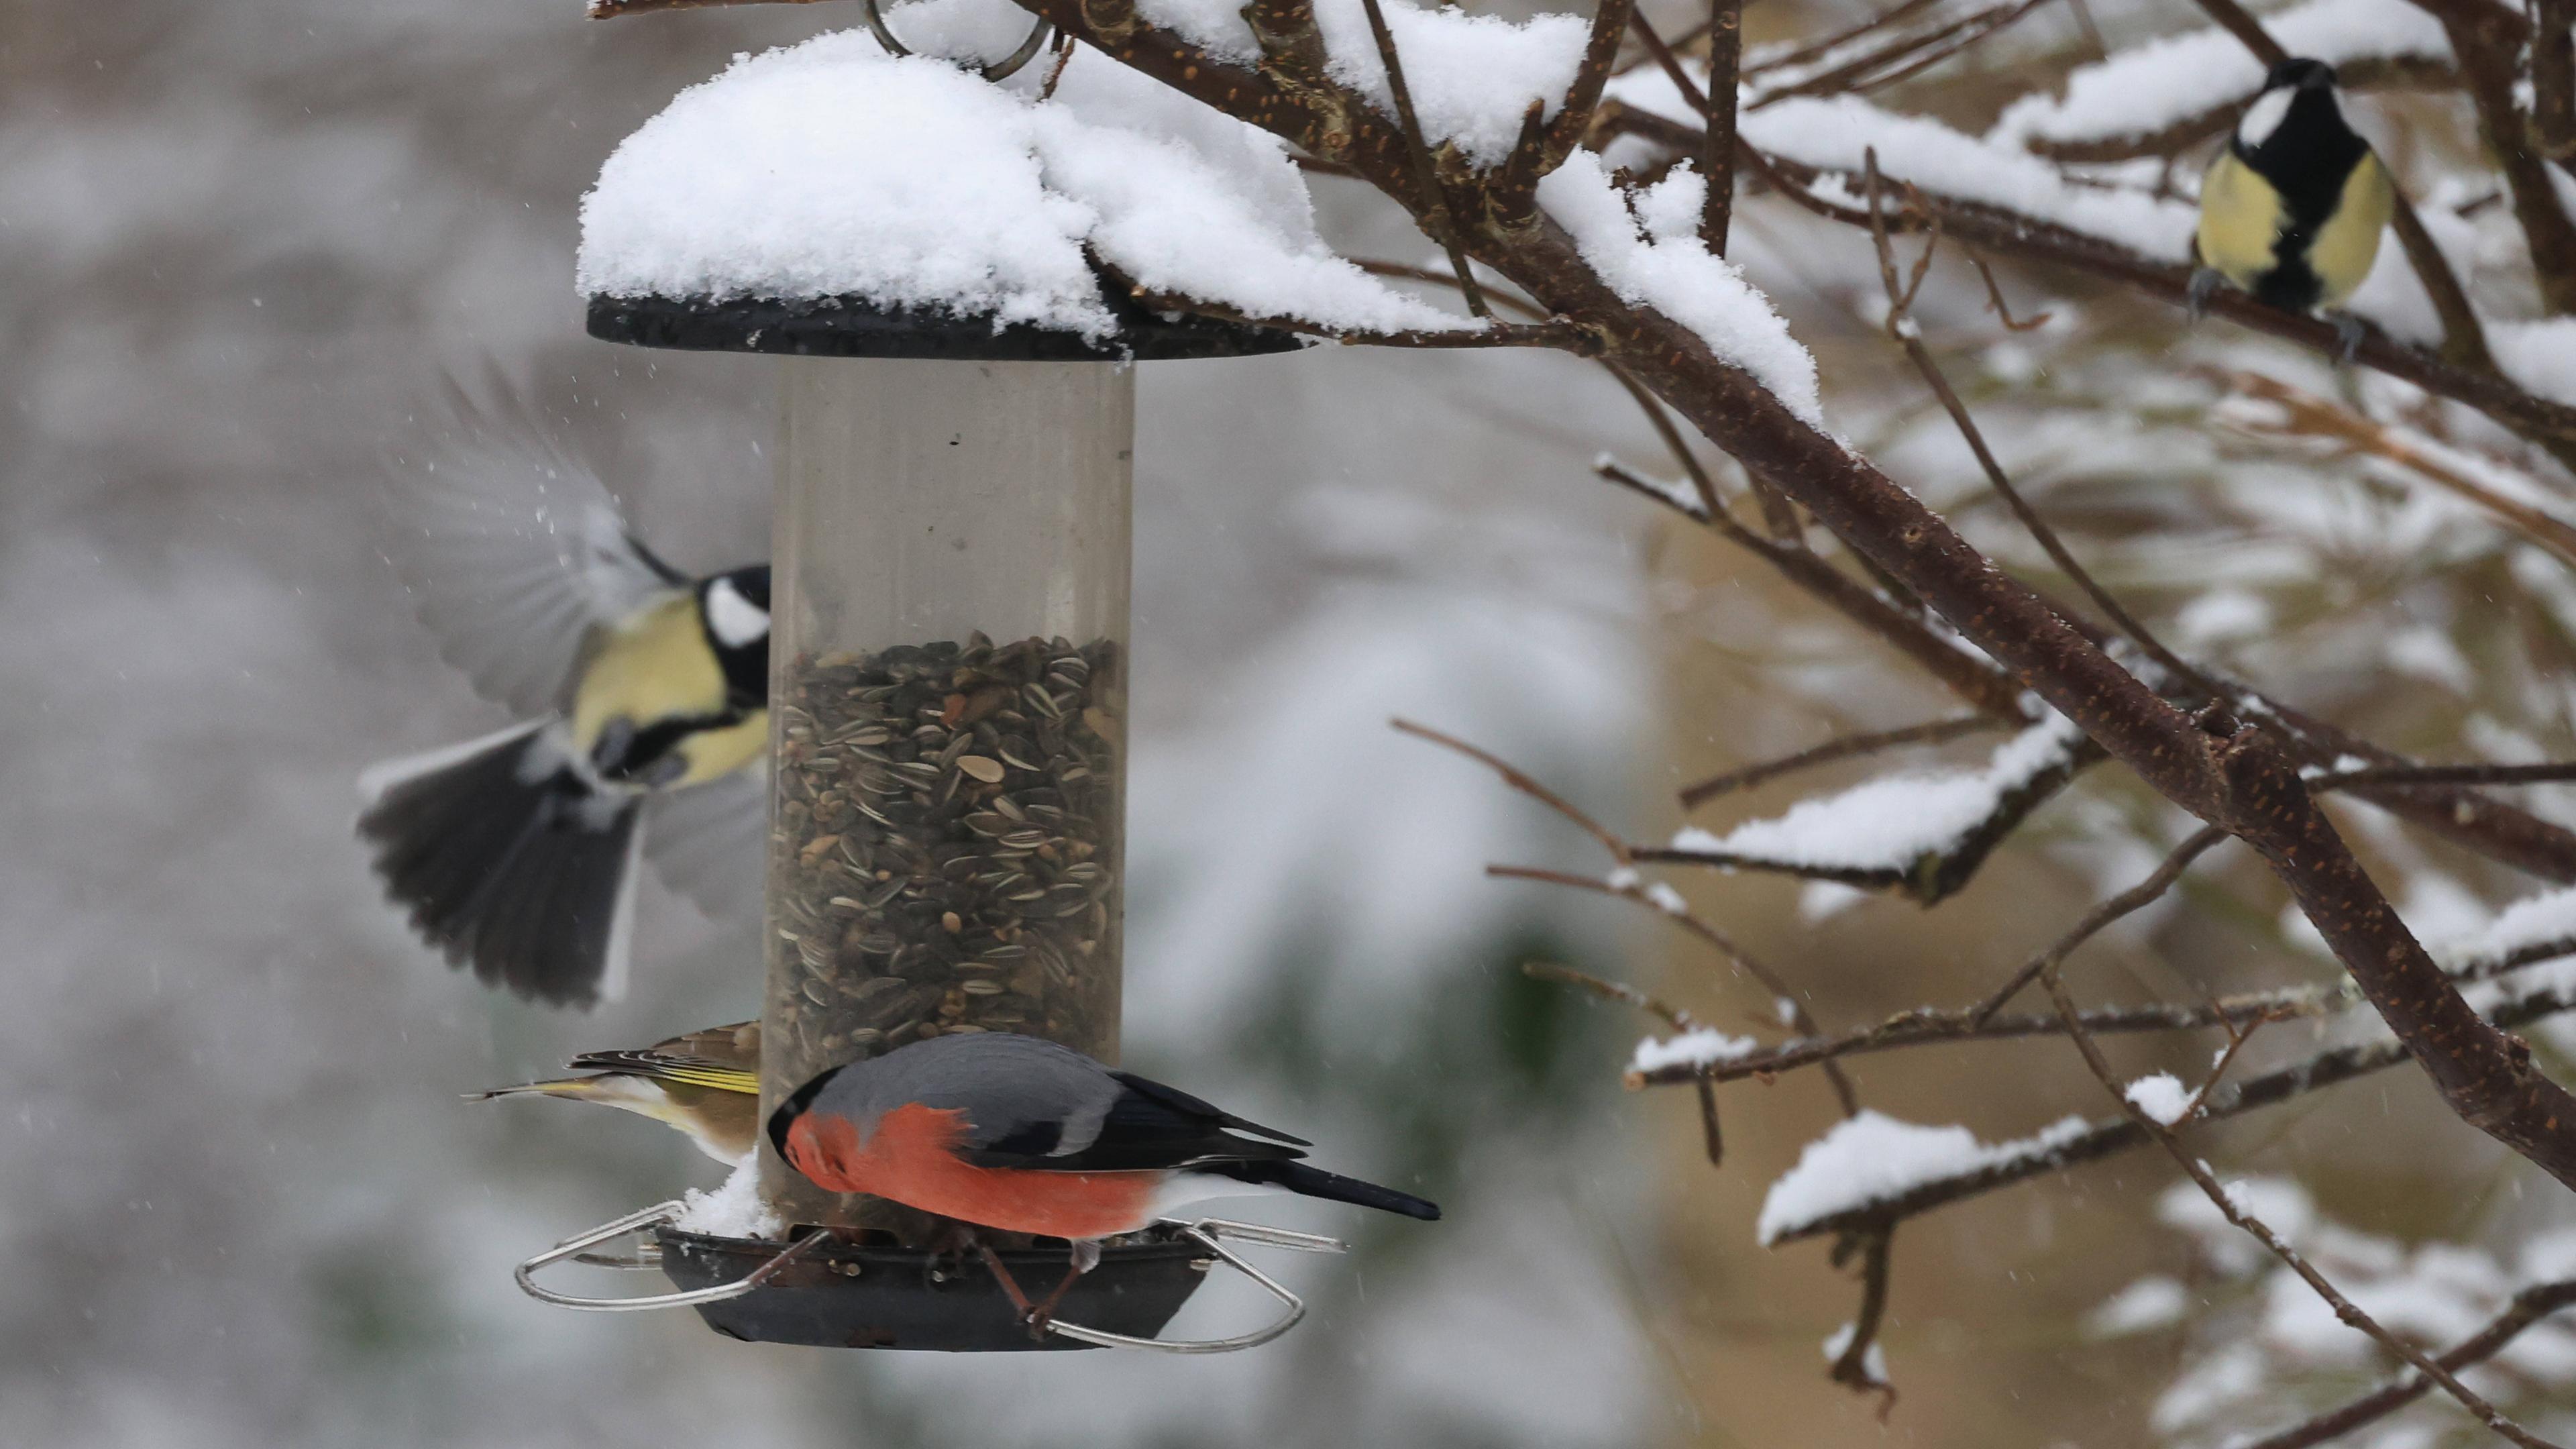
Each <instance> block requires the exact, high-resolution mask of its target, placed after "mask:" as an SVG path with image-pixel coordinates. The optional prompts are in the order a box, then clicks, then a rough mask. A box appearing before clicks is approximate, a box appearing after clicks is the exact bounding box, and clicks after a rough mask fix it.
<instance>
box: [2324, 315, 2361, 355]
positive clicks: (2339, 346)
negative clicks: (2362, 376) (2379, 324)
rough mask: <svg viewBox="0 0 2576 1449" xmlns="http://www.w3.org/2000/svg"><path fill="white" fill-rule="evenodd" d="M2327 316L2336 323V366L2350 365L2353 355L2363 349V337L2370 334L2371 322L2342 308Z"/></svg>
mask: <svg viewBox="0 0 2576 1449" xmlns="http://www.w3.org/2000/svg"><path fill="white" fill-rule="evenodd" d="M2326 316H2327V318H2328V319H2329V320H2331V321H2332V322H2333V323H2334V330H2335V354H2334V360H2335V366H2337V367H2350V366H2352V359H2353V355H2354V354H2355V353H2358V352H2359V351H2361V342H2362V339H2363V338H2365V337H2367V336H2369V335H2370V324H2369V323H2367V322H2364V321H2362V320H2361V319H2360V318H2359V317H2356V316H2354V315H2353V314H2352V313H2350V312H2345V311H2340V310H2338V311H2334V312H2329V313H2327V314H2326Z"/></svg>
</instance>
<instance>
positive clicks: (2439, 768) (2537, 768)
mask: <svg viewBox="0 0 2576 1449" xmlns="http://www.w3.org/2000/svg"><path fill="white" fill-rule="evenodd" d="M2570 782H2576V761H2571V760H2542V761H2539V762H2537V763H2534V764H2528V765H2373V766H2371V767H2369V768H2367V769H2361V770H2344V771H2341V772H2338V773H2335V774H2326V775H2318V776H2316V777H2314V778H2312V779H2311V780H2309V781H2308V788H2309V789H2311V790H2360V789H2366V788H2369V787H2371V786H2374V785H2564V784H2567V783H2570Z"/></svg>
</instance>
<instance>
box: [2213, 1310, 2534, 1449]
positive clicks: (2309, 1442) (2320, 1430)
mask: <svg viewBox="0 0 2576 1449" xmlns="http://www.w3.org/2000/svg"><path fill="white" fill-rule="evenodd" d="M2571 1304H2576V1278H2570V1279H2566V1280H2563V1281H2560V1282H2556V1283H2538V1284H2534V1285H2533V1286H2531V1287H2529V1288H2525V1289H2523V1290H2522V1291H2521V1292H2519V1293H2516V1294H2515V1295H2513V1302H2512V1303H2511V1304H2510V1305H2509V1306H2508V1307H2507V1308H2506V1309H2505V1311H2504V1312H2502V1313H2499V1314H2497V1315H2496V1316H2495V1318H2494V1319H2493V1320H2491V1321H2489V1322H2488V1324H2487V1326H2486V1327H2484V1328H2481V1329H2479V1330H2478V1331H2477V1332H2476V1333H2474V1334H2471V1335H2470V1336H2469V1337H2467V1338H2464V1339H2462V1340H2460V1342H2459V1344H2458V1346H2456V1347H2454V1348H2452V1349H2450V1350H2448V1351H2447V1352H2445V1353H2443V1354H2441V1355H2440V1356H2439V1357H2437V1358H2435V1359H2434V1360H2433V1361H2434V1362H2435V1363H2438V1364H2440V1365H2441V1366H2442V1367H2443V1368H2445V1369H2447V1370H2449V1371H2451V1372H2452V1373H2458V1372H2459V1371H2460V1370H2462V1369H2464V1368H2470V1367H2473V1366H2475V1365H2477V1364H2482V1363H2484V1362H2486V1361H2487V1360H2488V1359H2490V1358H2493V1357H2495V1356H2496V1354H2498V1353H2499V1352H2501V1351H2502V1350H2503V1349H2504V1347H2505V1345H2507V1344H2509V1343H2511V1342H2513V1341H2514V1339H2516V1338H2518V1337H2520V1336H2521V1334H2522V1331H2523V1330H2524V1329H2526V1328H2529V1327H2531V1326H2532V1325H2533V1324H2535V1323H2538V1322H2539V1321H2540V1320H2542V1319H2544V1318H2547V1317H2548V1316H2549V1315H2550V1314H2553V1313H2555V1312H2557V1311H2558V1310H2559V1309H2561V1308H2565V1307H2568V1306H2570V1305H2571ZM2432 1387H2433V1381H2432V1380H2431V1379H2428V1378H2426V1377H2425V1376H2424V1375H2422V1374H2420V1373H2419V1374H2410V1375H2408V1376H2407V1377H2405V1378H2402V1379H2399V1380H2398V1381H2397V1382H2395V1383H2392V1384H2388V1385H2385V1386H2383V1387H2381V1388H2378V1389H2374V1390H2372V1391H2371V1392H2369V1393H2367V1394H2364V1395H2362V1396H2361V1397H2360V1398H2357V1399H2355V1400H2353V1401H2352V1402H2351V1403H2348V1404H2345V1405H2344V1406H2343V1407H2341V1408H2338V1409H2329V1410H2327V1411H2326V1412H2325V1413H2322V1414H2319V1415H2317V1416H2315V1417H2314V1418H2310V1419H2304V1420H2301V1421H2300V1422H2298V1423H2296V1424H2293V1425H2291V1426H2290V1427H2289V1428H2286V1429H2283V1430H2281V1431H2280V1432H2279V1433H2276V1434H2268V1435H2265V1436H2264V1437H2263V1438H2260V1439H2257V1440H2255V1441H2253V1442H2252V1443H2250V1444H2246V1445H2244V1446H2242V1449H2312V1446H2314V1445H2318V1444H2323V1443H2325V1442H2326V1441H2327V1440H2329V1439H2338V1438H2341V1437H2342V1436H2344V1435H2346V1434H2349V1433H2351V1432H2352V1431H2353V1430H2355V1429H2358V1428H2360V1427H2361V1426H2362V1425H2364V1424H2368V1423H2373V1422H2375V1421H2377V1420H2380V1419H2384V1418H2386V1417H2388V1416H2389V1415H2391V1414H2393V1413H2396V1412H2397V1411H2398V1410H2400V1409H2402V1408H2405V1407H2406V1406H2407V1405H2408V1404H2411V1403H2413V1402H2415V1401H2416V1400H2417V1399H2420V1398H2422V1397H2424V1395H2425V1393H2426V1391H2428V1390H2430V1389H2431V1388H2432Z"/></svg>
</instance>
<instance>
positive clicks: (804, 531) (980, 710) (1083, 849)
mask: <svg viewBox="0 0 2576 1449" xmlns="http://www.w3.org/2000/svg"><path fill="white" fill-rule="evenodd" d="M785 367H786V383H785V400H784V413H785V418H784V439H783V449H782V452H781V456H780V458H779V462H778V494H777V509H776V525H775V526H776V530H777V537H776V545H775V553H774V563H775V569H776V576H775V582H774V594H773V599H772V605H773V609H772V612H773V615H774V624H773V628H774V630H775V633H774V636H773V639H772V644H771V661H772V663H771V671H772V672H771V688H770V698H771V701H772V704H773V711H772V715H771V719H772V725H771V727H772V729H773V730H774V731H775V736H774V739H773V742H772V743H773V746H774V753H773V755H772V758H773V760H774V761H775V766H776V768H775V770H774V774H773V779H772V785H771V789H772V797H771V817H770V859H769V883H768V920H767V930H766V931H765V933H764V935H765V939H766V943H767V953H768V990H767V995H766V998H765V1000H764V1003H763V1007H762V1016H761V1024H762V1037H761V1082H760V1085H761V1110H762V1113H763V1114H764V1120H766V1114H767V1113H768V1112H769V1111H770V1110H772V1109H774V1108H775V1107H776V1106H777V1104H778V1103H779V1102H780V1101H781V1100H783V1099H784V1098H785V1097H786V1096H787V1095H788V1094H790V1093H792V1092H794V1091H795V1090H796V1088H797V1087H799V1086H800V1085H802V1084H803V1083H805V1082H806V1081H807V1080H809V1079H811V1078H812V1077H813V1075H814V1074H815V1073H817V1072H820V1071H822V1070H824V1069H825V1068H827V1067H830V1066H833V1065H836V1064H838V1063H841V1062H845V1061H850V1060H853V1059H855V1058H858V1057H862V1056H868V1055H873V1054H875V1053H878V1052H882V1051H888V1050H891V1049H893V1048H895V1047H898V1046H902V1045H904V1044H905V1043H907V1042H913V1041H918V1040H921V1039H923V1038H925V1037H931V1036H937V1035H941V1034H944V1033H954V1032H972V1031H1015V1032H1024V1033H1027V1034H1029V1035H1032V1036H1042V1037H1047V1038H1049V1039H1051V1040H1055V1041H1060V1042H1063V1043H1065V1044H1066V1045H1068V1046H1071V1047H1075V1048H1078V1049H1080V1050H1082V1051H1086V1052H1089V1053H1091V1054H1092V1055H1094V1056H1098V1057H1103V1058H1110V1059H1114V1058H1115V1056H1116V1052H1117V1045H1118V1011H1119V957H1120V924H1121V922H1120V913H1121V909H1122V906H1123V903H1124V902H1123V897H1124V891H1123V889H1122V887H1123V885H1124V871H1125V863H1126V862H1125V850H1124V847H1125V836H1126V832H1125V810H1126V776H1127V760H1126V751H1127V723H1126V719H1127V689H1126V682H1127V681H1126V676H1127V595H1128V567H1129V552H1130V551H1129V536H1128V494H1129V482H1130V475H1131V447H1132V442H1133V438H1134V433H1135V372H1134V369H1133V368H1131V367H1121V366H1117V365H1114V364H1104V363H1099V362H1074V363H1055V362H924V361H909V360H906V361H894V360H851V359H831V358H791V359H788V360H787V362H786V364H785ZM762 1152H763V1158H764V1162H763V1168H762V1196H763V1197H764V1198H765V1199H766V1200H767V1201H768V1202H769V1203H771V1204H772V1205H773V1206H774V1207H776V1208H777V1209H778V1210H779V1211H780V1213H781V1215H782V1216H783V1217H785V1218H786V1219H787V1220H788V1221H789V1222H791V1223H792V1222H828V1223H855V1224H862V1225H868V1226H884V1227H895V1228H897V1229H899V1230H908V1229H909V1228H910V1227H912V1226H916V1225H914V1224H908V1223H907V1221H906V1219H905V1215H904V1214H902V1213H899V1212H896V1211H893V1210H892V1209H890V1207H889V1206H888V1205H885V1204H881V1203H874V1202H871V1201H870V1200H867V1199H862V1198H835V1197H833V1196H832V1195H831V1194H827V1193H824V1192H822V1191H820V1190H819V1189H816V1188H815V1187H813V1186H812V1185H811V1184H810V1183H807V1182H806V1181H805V1180H804V1179H803V1178H802V1177H800V1176H798V1175H797V1174H796V1173H795V1172H794V1171H793V1170H792V1169H790V1168H788V1167H787V1166H786V1165H785V1164H784V1163H782V1162H780V1161H778V1160H777V1159H776V1157H775V1156H774V1154H772V1153H771V1152H770V1150H769V1149H768V1147H767V1146H766V1145H764V1146H763V1148H762Z"/></svg>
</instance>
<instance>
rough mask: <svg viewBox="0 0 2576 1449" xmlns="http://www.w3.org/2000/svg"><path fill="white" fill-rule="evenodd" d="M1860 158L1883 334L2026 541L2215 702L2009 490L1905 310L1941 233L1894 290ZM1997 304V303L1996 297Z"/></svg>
mask: <svg viewBox="0 0 2576 1449" xmlns="http://www.w3.org/2000/svg"><path fill="white" fill-rule="evenodd" d="M2217 3H2221V4H2225V3H2228V0H2217ZM1861 159H1862V163H1863V165H1862V177H1863V181H1864V184H1865V186H1866V187H1867V192H1866V194H1867V196H1868V198H1869V223H1870V225H1869V234H1870V240H1871V241H1872V242H1873V243H1875V244H1876V246H1877V248H1878V271H1879V278H1880V281H1881V284H1882V285H1883V286H1885V288H1886V289H1887V307H1888V312H1887V335H1888V336H1890V337H1892V338H1894V339H1895V340H1896V342H1897V344H1898V345H1899V346H1901V347H1903V348H1904V349H1905V355H1906V357H1907V359H1908V360H1910V361H1911V362H1913V364H1914V370H1915V371H1916V372H1918V373H1921V374H1922V375H1923V381H1924V383H1925V384H1926V385H1927V386H1929V387H1930V388H1931V389H1932V395H1933V396H1934V397H1936V398H1938V399H1940V401H1941V407H1942V409H1943V410H1944V411H1946V412H1948V413H1949V415H1950V421H1951V422H1952V423H1954V424H1956V425H1957V426H1958V429H1959V436H1960V437H1962V438H1964V439H1966V440H1967V443H1968V451H1969V452H1971V453H1973V454H1975V455H1976V459H1977V465H1978V466H1979V467H1980V468H1982V469H1984V470H1985V474H1986V481H1987V482H1988V483H1989V484H1992V485H1993V487H1994V490H1995V492H1996V493H1997V494H1998V495H2000V496H2001V497H2002V499H2003V500H2004V503H2005V504H2006V505H2007V506H2009V507H2010V508H2011V509H2012V513H2013V517H2015V518H2017V519H2019V520H2021V526H2022V527H2023V528H2025V529H2027V530H2029V532H2030V536H2031V537H2033V538H2035V539H2037V540H2039V546H2040V547H2041V548H2042V549H2044V550H2046V551H2047V553H2048V556H2049V558H2050V559H2052V560H2054V561H2055V562H2056V564H2057V567H2058V570H2059V571H2060V572H2062V573H2064V574H2065V575H2066V576H2067V577H2068V578H2070V579H2073V580H2074V581H2075V585H2076V587H2078V588H2080V589H2082V590H2083V591H2084V594H2085V597H2087V598H2089V599H2091V600H2092V601H2093V606H2094V607H2095V608H2097V609H2100V610H2101V611H2102V612H2103V614H2104V615H2106V616H2107V617H2109V619H2110V620H2111V624H2112V627H2114V628H2116V629H2118V630H2119V631H2120V632H2121V633H2123V634H2126V635H2127V636H2129V638H2130V640H2131V641H2132V642H2134V643H2135V644H2137V646H2138V647H2139V648H2141V649H2144V650H2146V651H2147V655H2148V657H2149V658H2152V659H2154V660H2155V661H2156V662H2157V663H2158V664H2161V665H2163V666H2164V667H2165V670H2166V672H2168V673H2170V674H2172V675H2173V677H2174V678H2176V679H2177V680H2181V681H2183V682H2185V683H2187V684H2189V685H2190V686H2191V687H2192V688H2193V689H2195V690H2197V691H2198V692H2199V693H2200V696H2201V698H2203V699H2216V698H2218V697H2219V696H2218V691H2217V689H2216V687H2215V686H2213V685H2211V684H2210V682H2209V681H2208V680H2206V679H2203V678H2202V677H2201V674H2200V671H2199V670H2198V669H2195V668H2193V667H2192V666H2191V665H2189V664H2186V663H2184V662H2183V660H2182V658H2181V656H2179V655H2177V654H2175V653H2174V652H2173V651H2172V650H2170V649H2167V648H2166V647H2165V646H2164V642H2163V641H2162V640H2160V639H2158V638H2157V637H2156V636H2155V635H2154V634H2153V633H2151V632H2149V631H2148V629H2147V626H2146V625H2144V624H2142V623H2140V622H2138V620H2137V617H2136V616H2135V615H2133V614H2131V613H2130V612H2129V611H2128V610H2127V609H2126V608H2124V607H2122V606H2121V603H2120V601H2119V600H2118V599H2116V598H2114V597H2112V595H2111V591H2110V590H2108V589H2106V588H2104V587H2102V585H2101V584H2100V583H2098V582H2096V581H2095V579H2094V577H2093V574H2092V571H2091V570H2089V569H2087V568H2085V567H2084V565H2082V564H2080V563H2078V562H2076V560H2075V555H2074V553H2073V552H2072V551H2070V550H2069V549H2068V548H2067V547H2066V545H2065V543H2064V542H2063V541H2061V540H2060V539H2059V538H2058V536H2057V530H2055V529H2053V528H2050V527H2049V526H2048V523H2047V520H2045V519H2043V518H2041V517H2040V516H2039V510H2037V509H2035V508H2033V507H2031V506H2030V504H2029V503H2028V501H2026V500H2025V499H2023V497H2022V496H2021V490H2020V489H2018V488H2016V487H2014V486H2013V481H2012V478H2011V477H2010V476H2009V475H2008V474H2006V473H2005V472H2004V465H2003V464H2002V463H2000V462H1998V461H1997V460H1996V458H1995V453H1994V450H1993V449H1992V448H1989V447H1987V446H1986V435H1985V434H1984V433H1983V432H1981V431H1979V430H1978V427H1977V423H1976V419H1974V418H1972V417H1970V416H1969V415H1968V406H1967V404H1965V403H1963V402H1961V401H1959V394H1958V392H1957V391H1956V390H1955V389H1953V388H1952V387H1951V386H1950V379H1949V378H1948V377H1946V376H1944V375H1943V374H1942V371H1941V364H1940V363H1938V362H1937V361H1935V360H1933V357H1932V350H1931V349H1930V348H1928V347H1925V346H1924V345H1923V330H1922V328H1920V327H1919V326H1917V325H1915V322H1914V317H1913V313H1912V312H1911V311H1910V310H1909V309H1910V308H1911V307H1912V305H1913V302H1914V293H1915V291H1916V289H1918V288H1920V287H1921V286H1922V285H1923V277H1924V275H1925V274H1926V272H1927V271H1928V270H1929V267H1930V263H1931V260H1932V249H1933V248H1934V247H1936V246H1938V245H1940V240H1941V236H1940V232H1939V230H1938V229H1937V228H1936V229H1935V230H1934V231H1933V233H1932V239H1931V240H1930V241H1927V242H1925V243H1924V246H1923V257H1922V260H1921V261H1920V262H1918V263H1917V264H1916V266H1915V272H1914V281H1913V283H1912V284H1911V285H1910V286H1905V287H1900V286H1898V285H1897V280H1896V249H1895V244H1894V243H1893V242H1891V241H1890V240H1889V239H1888V235H1887V216H1886V212H1885V211H1884V210H1883V209H1882V208H1881V206H1880V198H1879V184H1878V183H1879V177H1878V152H1877V151H1876V150H1875V149H1868V150H1864V151H1863V152H1862V153H1861ZM1997 300H1998V302H2000V301H2001V299H2000V298H1998V299H1997Z"/></svg>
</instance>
